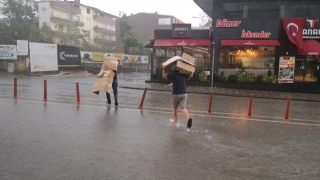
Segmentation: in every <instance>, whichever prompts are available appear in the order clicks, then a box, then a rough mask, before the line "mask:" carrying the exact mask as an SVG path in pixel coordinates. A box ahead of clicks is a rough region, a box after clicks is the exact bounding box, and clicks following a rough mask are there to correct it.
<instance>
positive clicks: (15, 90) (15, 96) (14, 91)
mask: <svg viewBox="0 0 320 180" xmlns="http://www.w3.org/2000/svg"><path fill="white" fill-rule="evenodd" d="M13 98H17V78H14V90H13Z"/></svg>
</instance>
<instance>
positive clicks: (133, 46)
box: [119, 14, 146, 55]
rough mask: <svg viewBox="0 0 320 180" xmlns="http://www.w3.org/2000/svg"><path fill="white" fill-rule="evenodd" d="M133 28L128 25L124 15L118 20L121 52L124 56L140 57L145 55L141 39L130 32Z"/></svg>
mask: <svg viewBox="0 0 320 180" xmlns="http://www.w3.org/2000/svg"><path fill="white" fill-rule="evenodd" d="M132 28H133V26H132V25H130V24H129V22H128V18H127V16H126V14H123V15H122V17H121V18H120V35H119V39H120V40H121V42H122V43H123V44H124V46H123V52H124V53H125V54H133V55H135V54H136V55H142V54H146V50H145V48H144V47H143V43H142V41H141V39H140V38H139V37H138V36H137V34H136V33H135V32H133V30H132Z"/></svg>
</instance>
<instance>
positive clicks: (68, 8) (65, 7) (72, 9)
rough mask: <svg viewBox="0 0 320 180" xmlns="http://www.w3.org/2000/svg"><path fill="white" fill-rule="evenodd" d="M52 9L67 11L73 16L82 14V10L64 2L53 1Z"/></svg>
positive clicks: (51, 3)
mask: <svg viewBox="0 0 320 180" xmlns="http://www.w3.org/2000/svg"><path fill="white" fill-rule="evenodd" d="M50 7H52V8H57V9H60V10H63V11H67V12H68V13H72V14H81V9H79V8H76V7H73V6H71V5H70V4H67V3H63V2H58V1H51V2H50Z"/></svg>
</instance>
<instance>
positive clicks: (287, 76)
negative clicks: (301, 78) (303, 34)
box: [278, 56, 295, 83]
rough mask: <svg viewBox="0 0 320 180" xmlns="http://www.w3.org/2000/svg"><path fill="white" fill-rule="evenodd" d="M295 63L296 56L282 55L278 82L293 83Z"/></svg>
mask: <svg viewBox="0 0 320 180" xmlns="http://www.w3.org/2000/svg"><path fill="white" fill-rule="evenodd" d="M294 65H295V57H294V56H280V59H279V75H278V76H279V77H278V83H293V80H294Z"/></svg>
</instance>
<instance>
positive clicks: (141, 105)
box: [138, 88, 148, 109]
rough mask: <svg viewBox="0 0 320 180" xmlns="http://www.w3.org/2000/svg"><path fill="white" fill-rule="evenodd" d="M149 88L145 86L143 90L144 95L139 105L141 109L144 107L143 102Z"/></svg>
mask: <svg viewBox="0 0 320 180" xmlns="http://www.w3.org/2000/svg"><path fill="white" fill-rule="evenodd" d="M147 90H148V88H144V92H143V96H142V99H141V103H140V106H139V107H138V108H140V109H142V107H143V102H144V98H145V97H146V94H147Z"/></svg>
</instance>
